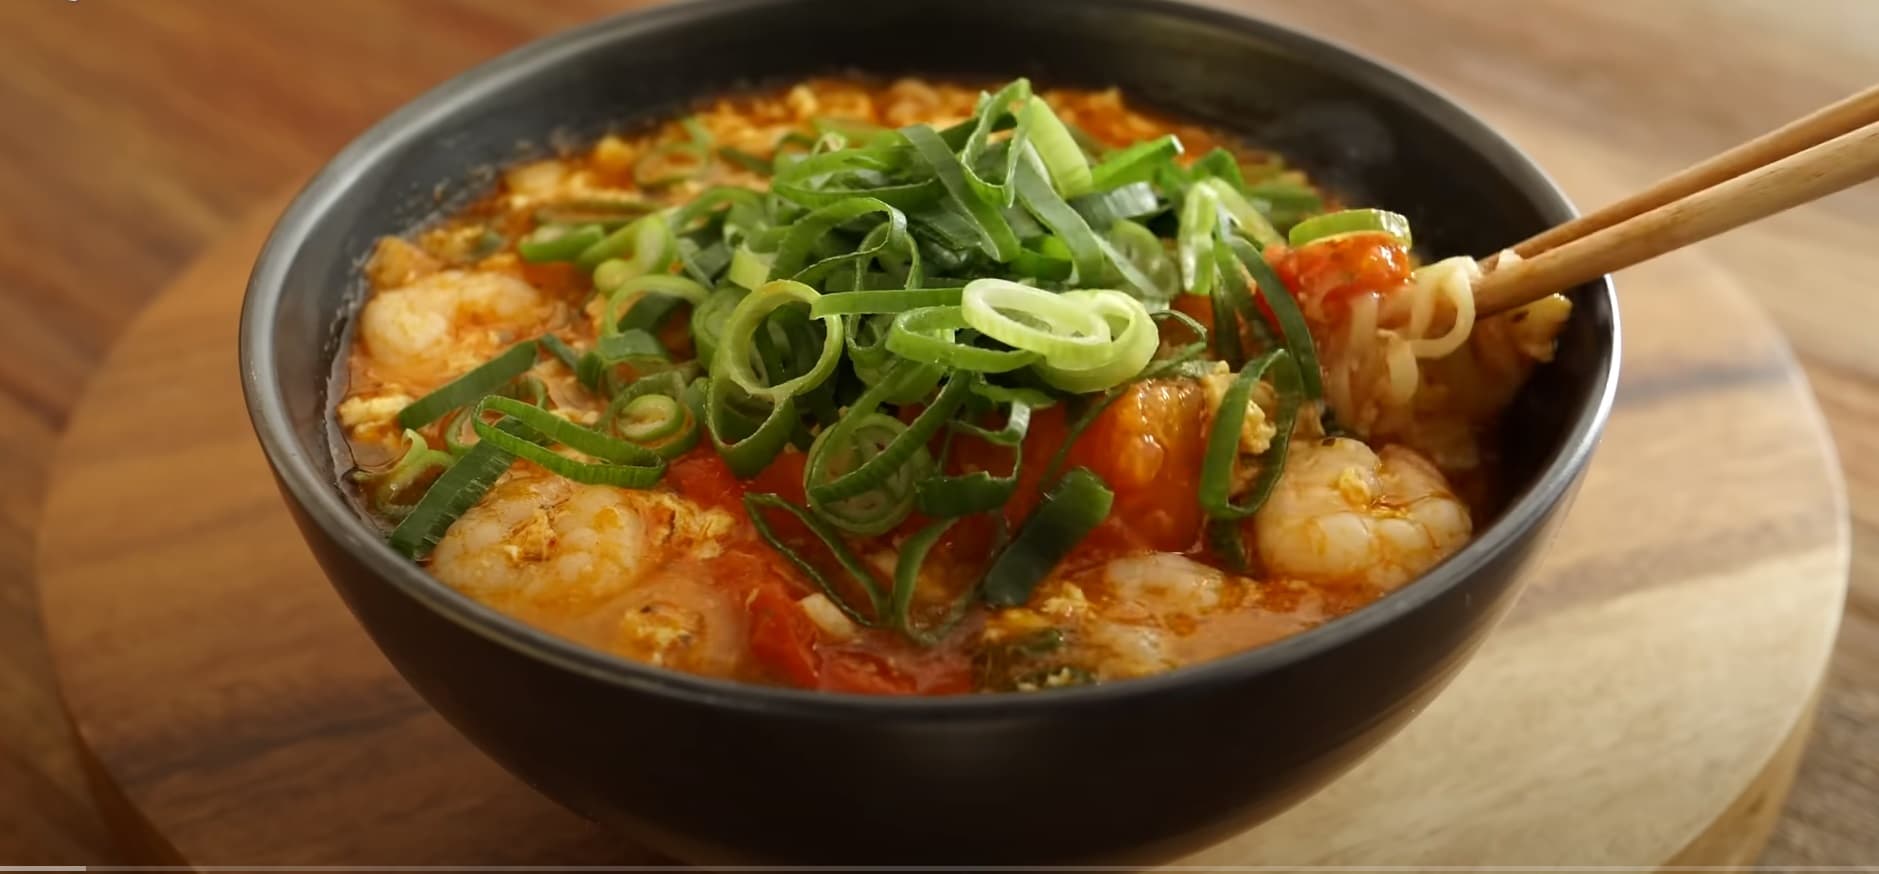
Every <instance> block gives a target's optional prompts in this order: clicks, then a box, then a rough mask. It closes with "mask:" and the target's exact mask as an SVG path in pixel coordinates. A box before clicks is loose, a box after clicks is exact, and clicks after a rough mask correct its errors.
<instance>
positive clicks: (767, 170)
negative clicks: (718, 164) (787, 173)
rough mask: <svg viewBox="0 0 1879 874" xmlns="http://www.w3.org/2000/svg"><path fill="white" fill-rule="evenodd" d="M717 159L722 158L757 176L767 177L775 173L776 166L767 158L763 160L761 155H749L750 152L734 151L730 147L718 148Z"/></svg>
mask: <svg viewBox="0 0 1879 874" xmlns="http://www.w3.org/2000/svg"><path fill="white" fill-rule="evenodd" d="M718 157H720V158H723V159H724V160H726V161H729V162H731V163H733V164H736V165H737V166H739V167H742V168H744V169H745V170H749V171H750V172H752V173H755V174H757V175H759V176H768V175H770V174H771V173H773V172H775V171H776V165H775V164H772V163H770V159H769V158H765V157H763V156H761V155H754V154H751V153H750V152H746V151H744V150H743V149H735V148H732V147H730V146H719V147H718Z"/></svg>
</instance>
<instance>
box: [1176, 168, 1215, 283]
mask: <svg viewBox="0 0 1879 874" xmlns="http://www.w3.org/2000/svg"><path fill="white" fill-rule="evenodd" d="M1219 223H1220V198H1219V196H1218V195H1216V194H1215V193H1214V191H1213V189H1211V188H1208V187H1206V186H1201V185H1196V186H1195V187H1194V188H1192V189H1190V190H1189V191H1188V193H1187V198H1186V199H1185V200H1183V201H1182V202H1181V229H1180V231H1179V233H1178V234H1177V235H1176V236H1175V244H1176V249H1175V251H1176V253H1177V255H1178V256H1179V262H1180V265H1181V286H1182V287H1183V288H1184V289H1186V290H1187V293H1188V294H1199V295H1205V294H1209V293H1211V292H1212V291H1213V288H1214V278H1215V277H1214V274H1215V270H1216V268H1215V266H1214V228H1215V226H1217V225H1218V224H1219Z"/></svg>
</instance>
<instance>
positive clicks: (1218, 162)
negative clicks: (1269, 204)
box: [1187, 147, 1246, 191]
mask: <svg viewBox="0 0 1879 874" xmlns="http://www.w3.org/2000/svg"><path fill="white" fill-rule="evenodd" d="M1187 172H1188V175H1190V176H1192V177H1193V178H1195V179H1208V178H1213V179H1219V180H1220V181H1222V182H1225V183H1226V184H1228V185H1229V186H1231V187H1232V188H1233V190H1234V191H1240V190H1243V189H1244V188H1245V187H1246V176H1245V175H1244V174H1242V173H1241V172H1240V159H1239V157H1238V156H1236V155H1234V154H1233V153H1232V152H1229V151H1227V150H1226V149H1223V148H1219V147H1215V148H1214V150H1213V151H1211V152H1208V153H1207V154H1205V155H1202V156H1200V157H1199V158H1196V159H1194V163H1192V164H1189V165H1188V168H1187Z"/></svg>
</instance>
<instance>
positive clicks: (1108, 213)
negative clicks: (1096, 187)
mask: <svg viewBox="0 0 1879 874" xmlns="http://www.w3.org/2000/svg"><path fill="white" fill-rule="evenodd" d="M1070 206H1071V208H1073V209H1075V210H1076V211H1077V214H1078V215H1081V216H1083V218H1084V219H1086V220H1087V221H1089V223H1090V227H1092V228H1096V229H1098V230H1108V229H1109V228H1110V227H1111V226H1112V225H1114V224H1115V223H1116V222H1119V221H1126V220H1128V219H1135V218H1141V217H1142V216H1149V215H1154V214H1155V213H1158V212H1161V210H1162V203H1161V198H1160V197H1159V196H1158V195H1156V194H1155V188H1154V186H1152V185H1149V184H1148V183H1146V182H1132V183H1129V184H1128V185H1123V186H1119V187H1117V188H1112V189H1110V190H1108V191H1104V192H1101V193H1098V194H1086V195H1084V196H1082V197H1079V198H1076V199H1075V200H1072V201H1070Z"/></svg>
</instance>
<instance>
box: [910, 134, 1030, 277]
mask: <svg viewBox="0 0 1879 874" xmlns="http://www.w3.org/2000/svg"><path fill="white" fill-rule="evenodd" d="M901 135H902V136H905V137H906V138H907V142H909V143H911V144H913V147H914V150H915V151H917V152H918V153H919V154H920V157H921V158H922V159H924V160H925V161H926V162H927V164H928V165H929V166H931V167H932V169H933V175H935V176H937V177H939V180H940V184H941V185H942V186H944V187H945V188H946V193H947V194H948V195H949V196H950V198H951V199H952V202H953V203H954V204H956V205H957V206H958V207H959V208H960V209H961V210H963V212H964V214H965V216H966V217H968V218H969V219H971V221H972V223H973V226H974V229H975V231H976V232H977V234H978V238H979V239H978V245H979V250H980V251H982V252H984V253H985V256H986V257H987V258H990V259H992V260H993V261H997V262H999V263H1000V264H1002V263H1004V262H1006V261H1010V260H1011V259H1013V258H1015V257H1017V256H1018V248H1019V246H1018V236H1017V234H1014V233H1012V230H1011V225H1010V223H1008V222H1006V221H1005V217H1004V215H1003V214H1002V213H1001V212H999V204H998V203H996V202H994V201H993V200H991V199H988V198H987V197H985V196H984V195H983V194H982V193H981V192H979V191H978V190H977V189H975V188H973V187H972V185H971V183H970V182H969V181H968V180H967V178H966V173H967V169H966V166H965V165H964V164H962V163H960V158H959V156H958V155H955V154H953V151H952V149H951V148H950V147H949V146H947V145H946V142H945V141H944V140H942V139H940V136H939V134H937V133H935V132H934V131H933V128H931V127H929V126H927V125H924V124H916V125H911V126H909V127H906V128H903V129H901Z"/></svg>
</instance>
